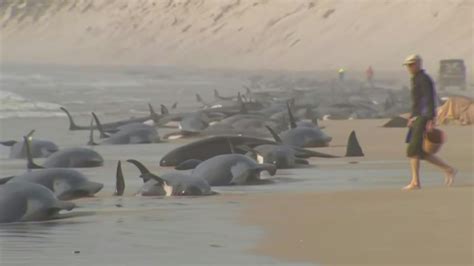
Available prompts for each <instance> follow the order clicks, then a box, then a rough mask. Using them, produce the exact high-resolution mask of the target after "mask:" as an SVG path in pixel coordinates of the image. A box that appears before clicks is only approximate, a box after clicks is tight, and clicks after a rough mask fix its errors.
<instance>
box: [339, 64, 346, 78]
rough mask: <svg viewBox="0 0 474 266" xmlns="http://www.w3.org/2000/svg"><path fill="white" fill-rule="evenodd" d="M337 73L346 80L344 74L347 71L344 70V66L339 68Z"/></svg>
mask: <svg viewBox="0 0 474 266" xmlns="http://www.w3.org/2000/svg"><path fill="white" fill-rule="evenodd" d="M337 73H338V74H339V80H340V81H344V74H345V73H346V71H345V70H344V68H342V67H341V68H339V70H338V71H337Z"/></svg>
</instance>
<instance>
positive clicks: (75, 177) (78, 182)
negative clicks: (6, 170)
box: [0, 168, 103, 200]
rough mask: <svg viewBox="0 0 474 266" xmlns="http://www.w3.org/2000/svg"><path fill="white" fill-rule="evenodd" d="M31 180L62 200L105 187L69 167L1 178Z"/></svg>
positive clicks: (89, 195)
mask: <svg viewBox="0 0 474 266" xmlns="http://www.w3.org/2000/svg"><path fill="white" fill-rule="evenodd" d="M3 182H5V183H6V184H10V183H14V182H30V183H35V184H39V185H42V186H44V187H47V188H48V189H49V190H51V191H52V192H53V193H54V195H55V196H56V197H57V198H58V199H60V200H71V199H76V198H82V197H92V196H94V195H95V194H96V193H97V192H99V191H100V190H101V189H102V188H103V184H101V183H96V182H92V181H89V179H88V178H87V177H86V176H84V175H83V174H82V173H80V172H78V171H77V170H74V169H68V168H50V169H38V170H34V171H28V172H26V173H23V174H20V175H16V176H13V177H7V178H3V179H0V184H1V183H3Z"/></svg>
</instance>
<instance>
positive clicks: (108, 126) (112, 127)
mask: <svg viewBox="0 0 474 266" xmlns="http://www.w3.org/2000/svg"><path fill="white" fill-rule="evenodd" d="M59 109H61V110H62V111H63V112H64V113H66V116H67V117H68V120H69V130H90V129H91V126H81V125H77V124H76V123H75V122H74V119H73V117H72V115H71V113H69V111H68V110H67V109H66V108H64V107H60V108H59ZM148 109H149V111H150V115H148V116H144V117H137V118H131V119H125V120H119V121H115V122H109V123H104V124H102V127H103V129H104V131H106V132H116V131H117V128H118V127H120V126H123V125H126V124H132V123H144V122H146V121H148V120H152V121H153V122H154V123H158V122H159V120H160V118H161V117H162V115H159V114H157V113H156V112H155V111H154V109H153V106H151V104H148ZM93 128H94V129H97V126H93Z"/></svg>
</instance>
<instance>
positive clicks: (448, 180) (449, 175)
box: [444, 168, 458, 187]
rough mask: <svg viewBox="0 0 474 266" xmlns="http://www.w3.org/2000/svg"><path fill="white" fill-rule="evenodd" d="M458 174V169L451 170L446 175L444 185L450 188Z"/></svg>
mask: <svg viewBox="0 0 474 266" xmlns="http://www.w3.org/2000/svg"><path fill="white" fill-rule="evenodd" d="M457 173H458V170H457V169H454V168H451V170H449V171H448V172H446V175H445V176H444V183H445V184H446V185H447V186H448V187H450V186H451V185H453V183H454V177H456V174H457Z"/></svg>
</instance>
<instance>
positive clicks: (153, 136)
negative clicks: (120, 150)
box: [88, 113, 160, 145]
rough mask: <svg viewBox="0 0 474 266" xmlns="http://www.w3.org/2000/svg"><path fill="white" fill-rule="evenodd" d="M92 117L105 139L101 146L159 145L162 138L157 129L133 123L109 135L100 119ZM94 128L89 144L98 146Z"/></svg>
mask: <svg viewBox="0 0 474 266" xmlns="http://www.w3.org/2000/svg"><path fill="white" fill-rule="evenodd" d="M92 117H93V119H94V120H95V122H96V124H97V128H98V130H99V132H100V134H101V135H102V136H104V137H105V139H103V140H102V141H101V142H100V143H99V144H101V145H105V144H108V145H117V144H144V143H157V142H160V136H159V135H158V131H157V130H156V128H155V127H153V126H149V125H146V124H143V123H132V124H126V125H123V126H120V127H118V128H117V131H116V132H115V133H112V134H110V135H108V134H107V133H106V132H105V130H104V128H103V126H102V124H101V123H100V121H99V118H98V117H97V116H96V114H95V113H92ZM93 130H94V129H93V127H91V129H90V131H91V132H90V134H89V142H88V144H91V145H94V144H97V143H95V142H94V139H93V136H94V132H93Z"/></svg>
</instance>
